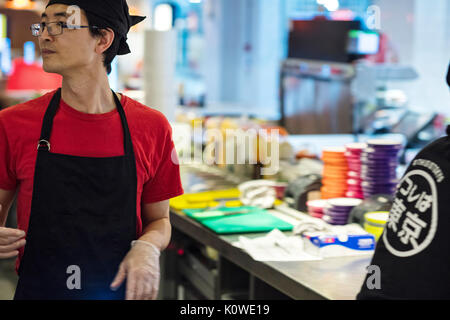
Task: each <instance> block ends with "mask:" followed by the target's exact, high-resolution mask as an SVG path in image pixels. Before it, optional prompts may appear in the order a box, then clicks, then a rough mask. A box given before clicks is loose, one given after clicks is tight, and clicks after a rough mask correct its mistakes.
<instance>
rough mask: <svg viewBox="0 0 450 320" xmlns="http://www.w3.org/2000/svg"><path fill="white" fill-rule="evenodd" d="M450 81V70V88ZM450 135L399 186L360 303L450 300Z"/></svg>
mask: <svg viewBox="0 0 450 320" xmlns="http://www.w3.org/2000/svg"><path fill="white" fill-rule="evenodd" d="M449 77H450V66H449V72H448V73H447V84H448V85H449V86H450V78H449ZM449 134H450V126H449V127H447V136H445V137H443V138H440V139H438V140H436V141H434V142H432V143H431V144H429V145H428V146H426V147H425V148H424V149H423V150H422V151H421V152H419V154H418V155H417V156H416V158H415V159H414V160H413V161H412V162H411V164H410V166H409V168H408V169H407V171H406V173H405V175H404V176H403V178H402V180H401V181H400V182H399V185H398V188H397V193H396V196H395V199H394V203H393V206H392V208H391V211H390V214H389V221H388V223H387V224H386V227H385V229H384V232H383V235H382V236H381V237H380V240H379V242H378V244H377V247H376V249H375V254H374V256H373V259H372V262H371V265H372V266H373V267H372V268H369V269H368V270H369V273H368V274H367V276H366V279H365V281H364V283H363V285H362V288H361V291H360V292H359V294H358V295H357V297H356V298H357V299H358V300H363V299H450V271H449V269H450V196H449V194H450V137H449ZM374 266H376V268H374ZM373 271H375V272H379V274H378V275H377V274H375V272H373Z"/></svg>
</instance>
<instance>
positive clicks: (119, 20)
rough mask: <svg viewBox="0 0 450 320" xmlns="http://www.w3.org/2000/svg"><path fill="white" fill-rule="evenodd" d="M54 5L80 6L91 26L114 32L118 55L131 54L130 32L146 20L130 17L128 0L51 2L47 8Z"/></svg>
mask: <svg viewBox="0 0 450 320" xmlns="http://www.w3.org/2000/svg"><path fill="white" fill-rule="evenodd" d="M53 4H65V5H68V6H72V5H75V6H78V7H80V9H83V10H84V11H85V12H86V15H87V18H88V20H89V24H90V25H91V26H96V27H99V28H111V29H112V30H114V33H115V37H116V39H115V40H114V43H113V45H112V47H113V50H114V51H116V52H114V53H115V54H116V55H124V54H128V53H130V52H131V51H130V47H129V46H128V44H127V34H128V31H130V28H131V27H132V26H134V25H135V24H138V23H139V22H141V21H142V20H144V19H145V17H141V16H130V14H129V12H128V5H127V2H126V0H50V1H49V2H48V4H47V7H48V6H51V5H53Z"/></svg>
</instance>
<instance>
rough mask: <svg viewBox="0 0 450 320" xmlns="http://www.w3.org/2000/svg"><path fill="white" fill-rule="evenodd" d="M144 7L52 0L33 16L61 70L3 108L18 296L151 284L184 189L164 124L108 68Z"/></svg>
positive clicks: (60, 295) (4, 239)
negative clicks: (41, 90)
mask: <svg viewBox="0 0 450 320" xmlns="http://www.w3.org/2000/svg"><path fill="white" fill-rule="evenodd" d="M143 19H144V18H143V17H137V16H130V15H129V13H128V6H127V3H126V1H125V0H114V1H108V2H107V4H105V1H104V0H84V1H82V0H78V1H76V0H50V1H49V3H48V5H47V7H46V9H45V12H44V13H43V14H42V19H41V21H40V23H37V24H33V25H32V26H31V32H32V34H33V35H34V36H36V37H39V44H40V48H41V53H42V57H43V68H44V70H45V71H46V72H51V73H58V74H60V75H62V77H63V82H62V88H60V89H58V90H55V91H53V92H50V93H48V94H46V95H44V96H42V97H40V98H38V99H35V100H32V101H28V102H26V103H23V104H20V105H17V106H14V107H11V108H8V109H6V110H3V111H1V112H0V206H1V207H0V259H1V258H12V257H15V256H18V259H17V263H16V270H17V272H18V274H19V282H18V285H17V289H16V294H15V299H18V300H19V299H58V300H59V299H96V300H97V299H98V300H100V299H155V298H156V296H157V293H158V287H159V255H160V252H161V250H163V249H165V248H166V246H167V245H168V243H169V240H170V233H171V225H170V221H169V203H168V201H169V199H170V198H172V197H175V196H178V195H180V194H182V193H183V190H182V187H181V182H180V176H179V166H178V165H177V161H176V158H175V157H174V156H173V155H174V154H175V153H174V146H173V142H172V137H171V128H170V125H169V123H168V121H167V120H166V118H165V117H164V116H163V115H162V114H161V113H159V112H157V111H155V110H153V109H150V108H148V107H146V106H144V105H142V104H140V103H138V102H136V101H134V100H132V99H130V98H128V97H126V96H124V95H120V94H116V93H114V92H113V91H112V90H111V89H110V87H109V83H108V77H107V74H108V73H109V72H110V71H111V62H112V60H113V59H114V57H115V56H116V55H123V54H127V53H129V52H130V49H129V47H128V44H127V42H126V40H127V36H126V35H127V33H128V31H129V29H130V28H131V27H132V26H133V25H135V24H136V23H138V22H140V21H142V20H143ZM175 155H176V154H175ZM16 191H17V217H18V229H9V228H5V227H4V225H5V221H6V215H7V213H8V210H9V208H10V206H11V203H12V201H13V198H14V196H15V194H16Z"/></svg>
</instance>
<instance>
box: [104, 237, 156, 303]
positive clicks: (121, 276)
mask: <svg viewBox="0 0 450 320" xmlns="http://www.w3.org/2000/svg"><path fill="white" fill-rule="evenodd" d="M132 246H133V247H132V248H131V250H130V251H129V252H128V254H127V255H126V257H125V259H124V260H123V261H122V263H121V264H120V266H119V271H118V272H117V275H116V277H115V278H114V281H113V282H112V283H111V289H112V290H117V289H118V288H119V287H120V285H121V284H122V283H123V281H124V280H125V278H127V287H126V300H155V299H156V297H157V296H158V289H159V278H160V273H159V256H160V251H159V250H158V248H157V247H156V246H155V245H153V244H151V243H150V242H147V241H142V240H137V241H133V245H132Z"/></svg>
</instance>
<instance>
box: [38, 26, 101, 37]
mask: <svg viewBox="0 0 450 320" xmlns="http://www.w3.org/2000/svg"><path fill="white" fill-rule="evenodd" d="M45 28H47V32H48V34H49V35H50V36H59V35H60V34H62V33H63V29H82V28H92V29H99V28H98V27H96V26H75V25H67V24H66V23H65V22H49V23H45V22H42V23H34V24H32V25H31V27H30V29H31V34H32V35H33V36H35V37H39V36H41V35H42V33H43V32H44V29H45Z"/></svg>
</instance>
